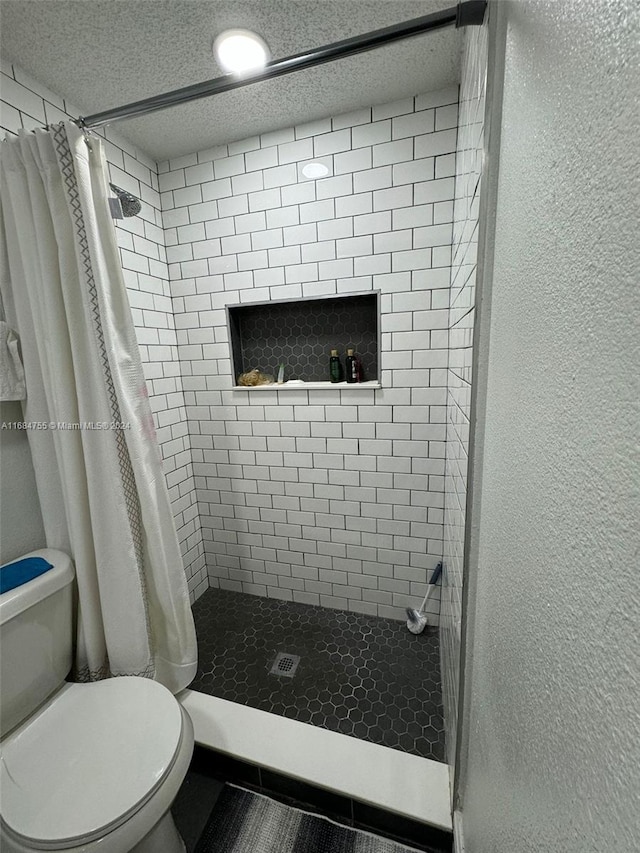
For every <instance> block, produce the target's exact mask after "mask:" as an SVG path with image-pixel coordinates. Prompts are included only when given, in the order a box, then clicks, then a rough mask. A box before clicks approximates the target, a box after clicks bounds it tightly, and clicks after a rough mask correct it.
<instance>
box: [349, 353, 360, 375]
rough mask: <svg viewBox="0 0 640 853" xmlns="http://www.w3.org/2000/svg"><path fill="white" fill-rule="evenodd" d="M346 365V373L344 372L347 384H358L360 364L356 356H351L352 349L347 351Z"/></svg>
mask: <svg viewBox="0 0 640 853" xmlns="http://www.w3.org/2000/svg"><path fill="white" fill-rule="evenodd" d="M346 365H347V371H346V373H347V375H346V380H347V382H360V362H359V361H358V359H357V358H356V356H355V355H354V354H353V350H352V349H348V350H347V358H346Z"/></svg>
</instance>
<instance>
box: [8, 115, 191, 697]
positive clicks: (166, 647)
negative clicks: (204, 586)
mask: <svg viewBox="0 0 640 853" xmlns="http://www.w3.org/2000/svg"><path fill="white" fill-rule="evenodd" d="M0 169H1V172H0V175H1V180H2V200H1V206H0V214H1V220H0V234H1V236H2V242H3V246H2V248H3V249H4V255H5V257H4V260H3V264H2V280H1V285H0V286H1V289H2V298H3V302H4V307H5V311H6V314H7V320H8V322H9V323H10V324H11V325H12V326H13V327H14V328H15V329H17V331H18V334H19V336H20V340H21V348H22V357H23V362H24V369H25V379H26V387H27V397H26V401H25V403H24V404H23V412H24V419H25V424H26V426H27V428H28V436H29V443H30V447H31V452H32V455H33V462H34V468H35V472H36V482H37V488H38V497H39V500H40V504H41V509H42V515H43V520H44V525H45V532H46V538H47V546H48V547H50V548H59V549H60V550H62V551H65V552H67V553H69V554H70V555H71V556H72V557H73V559H74V562H75V566H76V575H77V589H78V601H77V614H78V621H77V643H76V658H75V666H74V677H75V678H76V680H78V681H91V680H96V679H100V678H106V677H109V676H116V675H142V676H146V677H149V678H154V679H156V680H158V681H160V682H161V683H163V684H164V685H166V686H167V687H168V688H169V689H170V690H171V691H173V692H174V693H176V692H178V691H179V690H181V689H182V688H184V687H186V686H187V684H189V682H190V681H191V680H192V679H193V677H194V675H195V672H196V666H197V653H196V641H195V629H194V625H193V618H192V615H191V609H190V606H189V597H188V591H187V585H186V579H185V576H184V571H183V567H182V559H181V555H180V548H179V545H178V539H177V534H176V529H175V524H174V520H173V516H172V513H171V506H170V502H169V496H168V492H167V487H166V483H165V479H164V475H163V472H162V466H161V458H160V452H159V448H158V444H157V440H156V435H155V429H154V426H153V420H152V415H151V409H150V406H149V400H148V397H147V390H146V385H145V381H144V377H143V372H142V364H141V361H140V355H139V351H138V345H137V341H136V338H135V333H134V328H133V321H132V317H131V311H130V308H129V303H128V299H127V294H126V290H125V285H124V278H123V275H122V269H121V266H120V256H119V253H118V248H117V244H116V237H115V229H114V226H113V221H112V220H111V217H110V213H109V207H108V191H107V178H106V164H105V158H104V152H103V146H102V143H101V141H100V139H99V138H97V137H95V136H86V137H85V135H84V134H83V133H82V131H80V130H79V129H78V128H77V127H76V126H75V125H74V124H72V123H71V122H64V123H62V124H58V125H55V126H53V127H51V128H50V129H49V130H37V131H35V132H29V133H27V132H24V131H22V132H20V133H19V135H18V136H17V137H8V138H7V139H5V140H4V142H2V145H1V157H0ZM3 487H4V488H11V484H9V483H4V484H3Z"/></svg>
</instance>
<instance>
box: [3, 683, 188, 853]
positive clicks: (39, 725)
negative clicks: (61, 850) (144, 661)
mask: <svg viewBox="0 0 640 853" xmlns="http://www.w3.org/2000/svg"><path fill="white" fill-rule="evenodd" d="M181 733H182V712H181V710H180V706H179V704H178V702H177V701H176V700H175V699H174V697H173V696H172V694H171V693H170V692H169V691H168V690H167V689H166V688H165V687H163V686H162V685H161V684H158V683H157V682H155V681H150V680H149V679H146V678H137V677H123V678H110V679H107V680H105V681H97V682H95V683H93V684H70V685H68V686H67V687H65V688H63V689H62V690H61V691H60V692H59V693H58V694H56V696H55V697H54V698H53V699H52V700H51V701H50V702H49V703H47V704H46V705H45V706H44V707H43V708H42V709H41V711H40V712H38V713H37V714H34V716H33V717H32V718H31V719H30V720H29V721H28V722H27V723H25V724H24V725H23V726H22V727H20V728H19V729H17V730H16V731H15V732H13V733H12V734H11V735H9V736H8V737H7V738H6V739H5V740H4V741H3V743H2V761H1V762H0V765H1V766H0V787H1V788H2V818H3V821H4V822H5V824H6V825H7V826H8V827H9V828H10V829H11V830H12V831H13V832H15V833H16V834H17V835H19V836H22V837H23V838H25V839H29V840H31V841H33V842H43V843H44V844H45V846H55V845H56V844H62V843H63V842H65V841H71V840H73V839H79V838H83V837H85V836H88V837H91V836H96V835H99V834H101V832H105V831H107V830H108V829H109V827H114V826H117V825H118V824H120V823H122V822H123V820H124V819H125V818H126V817H127V816H128V815H129V814H130V813H131V812H133V811H135V810H136V807H137V806H138V805H139V804H141V803H142V802H143V801H144V800H146V799H148V798H149V797H150V796H151V794H152V793H153V791H154V790H155V789H156V788H157V787H158V786H159V785H160V783H161V782H162V779H163V778H164V776H165V775H166V774H167V772H168V771H169V770H170V768H171V766H172V764H173V761H174V759H175V756H176V753H177V750H178V746H179V744H180V739H181Z"/></svg>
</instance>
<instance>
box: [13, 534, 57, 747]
mask: <svg viewBox="0 0 640 853" xmlns="http://www.w3.org/2000/svg"><path fill="white" fill-rule="evenodd" d="M25 557H42V558H43V559H45V560H46V561H47V562H48V563H51V564H52V565H53V568H52V569H49V571H47V572H45V573H44V574H43V575H40V576H39V577H37V578H34V579H33V580H30V581H28V582H27V583H25V584H22V586H18V587H16V588H15V589H12V590H9V592H5V593H3V594H2V595H0V735H2V736H4V735H5V734H6V733H7V732H8V731H10V730H11V729H13V728H14V727H15V726H17V725H18V724H19V723H20V722H22V721H23V720H24V719H26V718H27V717H28V716H29V715H30V714H31V712H32V711H34V710H35V709H36V708H37V707H38V706H39V705H41V704H42V702H44V701H45V699H47V698H48V697H49V696H50V695H51V694H52V693H54V692H55V691H56V690H57V689H58V687H60V686H61V685H62V683H63V682H64V679H65V677H66V676H67V675H68V673H69V670H70V669H71V654H72V647H73V635H72V630H73V627H72V625H73V622H72V589H73V578H74V570H73V563H72V562H71V559H70V558H69V557H68V556H67V555H66V554H63V553H62V551H55V550H53V549H51V548H43V549H42V550H41V551H32V552H31V553H30V554H25Z"/></svg>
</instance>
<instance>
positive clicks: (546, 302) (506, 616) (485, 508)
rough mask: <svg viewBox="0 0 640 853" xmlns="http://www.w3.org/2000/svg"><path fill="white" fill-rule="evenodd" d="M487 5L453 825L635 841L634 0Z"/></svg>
mask: <svg viewBox="0 0 640 853" xmlns="http://www.w3.org/2000/svg"><path fill="white" fill-rule="evenodd" d="M496 6H498V7H500V8H501V14H504V15H505V16H506V25H507V35H506V69H505V81H504V112H503V121H502V145H501V151H500V177H499V194H498V203H497V215H496V222H495V266H494V271H493V284H492V297H491V299H492V305H491V317H490V325H491V329H490V342H489V344H488V346H486V345H485V346H483V347H482V348H481V357H482V359H483V360H484V361H485V362H486V364H485V366H486V367H487V369H488V387H487V388H486V429H485V435H484V441H483V446H481V447H479V448H478V450H479V452H480V453H481V474H482V484H481V490H482V492H481V500H480V507H479V510H480V513H481V515H480V516H479V517H478V516H475V517H473V518H472V529H474V530H475V529H477V526H478V523H479V536H478V537H477V538H476V540H475V543H474V553H473V560H474V561H476V562H477V574H478V582H477V588H476V595H475V618H474V630H473V632H472V634H471V635H470V636H469V638H468V639H469V643H468V649H467V652H468V655H469V656H470V659H471V661H470V662H471V668H470V683H469V686H468V690H467V694H466V695H467V699H468V714H467V712H465V727H466V729H467V732H468V741H469V742H468V754H467V756H466V758H465V760H464V762H463V765H462V774H461V775H462V788H461V794H462V826H463V829H464V841H465V844H466V849H467V850H468V851H471V853H520V851H531V853H601V851H604V850H607V851H615V853H632V851H636V850H637V849H638V839H639V838H640V811H639V810H638V795H639V791H640V752H639V749H640V718H639V709H640V703H639V701H638V684H639V672H640V646H639V644H638V612H639V607H640V573H639V572H638V546H639V543H638V518H639V517H640V506H639V505H638V491H639V489H638V486H639V483H638V453H637V440H638V433H637V430H638V422H639V420H640V419H639V412H638V400H639V399H640V395H639V393H638V378H637V377H638V361H639V359H638V356H639V352H638V347H639V336H638V320H637V318H638V316H639V314H640V304H639V290H638V281H639V280H640V258H639V256H638V230H637V229H638V198H639V197H640V186H639V175H640V158H639V152H640V148H639V146H638V139H639V138H640V113H639V112H638V102H637V97H638V43H639V36H640V20H639V15H640V8H639V7H638V5H637V3H636V2H635V0H616V2H603V0H580V2H577V0H573V1H572V2H569V0H564V1H563V2H559V0H530V2H522V3H499V4H496ZM483 322H484V321H483ZM478 487H479V482H478V480H476V481H475V484H474V491H475V489H476V488H478ZM476 509H477V506H476ZM475 511H476V510H475V509H474V513H475Z"/></svg>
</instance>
